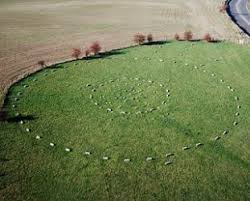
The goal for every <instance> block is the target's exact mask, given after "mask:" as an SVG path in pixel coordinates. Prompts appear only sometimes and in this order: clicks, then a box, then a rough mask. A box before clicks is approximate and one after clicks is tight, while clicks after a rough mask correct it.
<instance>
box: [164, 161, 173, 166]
mask: <svg viewBox="0 0 250 201" xmlns="http://www.w3.org/2000/svg"><path fill="white" fill-rule="evenodd" d="M172 163H173V162H172V161H166V162H165V163H164V165H171V164H172Z"/></svg>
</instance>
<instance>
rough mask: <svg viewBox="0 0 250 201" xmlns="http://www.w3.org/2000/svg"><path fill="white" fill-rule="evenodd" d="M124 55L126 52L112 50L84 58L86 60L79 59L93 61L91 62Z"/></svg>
mask: <svg viewBox="0 0 250 201" xmlns="http://www.w3.org/2000/svg"><path fill="white" fill-rule="evenodd" d="M122 54H125V52H123V51H120V50H111V51H109V52H101V53H99V54H98V55H94V56H89V57H84V58H82V59H79V60H85V61H91V60H95V59H104V58H108V57H110V56H116V55H122Z"/></svg>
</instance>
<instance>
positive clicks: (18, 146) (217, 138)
mask: <svg viewBox="0 0 250 201" xmlns="http://www.w3.org/2000/svg"><path fill="white" fill-rule="evenodd" d="M249 54H250V50H249V48H248V47H242V46H238V45H235V44H231V43H205V42H173V41H170V42H167V43H155V44H152V45H142V46H140V47H133V48H127V49H121V50H117V51H112V52H110V53H106V54H102V55H101V57H100V58H89V59H83V60H77V61H74V62H69V63H64V64H58V65H55V66H52V67H48V68H46V69H44V70H42V71H40V72H38V73H35V74H33V75H31V76H29V77H27V78H25V79H23V80H22V81H20V82H19V83H17V84H15V85H14V86H12V87H11V89H10V91H9V94H8V95H7V98H6V103H5V109H6V110H7V111H8V113H9V121H8V122H5V123H0V133H1V134H0V160H1V161H0V164H1V165H0V200H4V201H7V200H8V201H10V200H26V201H31V200H32V201H33V200H37V201H44V200H48V201H49V200H51V201H56V200H60V201H62V200H65V201H69V200H70V201H74V200H88V201H96V200H107V201H115V200H117V201H125V200H128V201H131V200H134V201H139V200H141V201H145V200H150V201H151V200H152V201H153V200H155V201H156V200H157V201H158V200H159V201H163V200H164V201H167V200H169V201H170V200H171V201H173V200H178V201H180V200H185V201H189V200H190V201H191V200H192V201H194V200H203V201H205V200H207V201H208V200H217V201H244V200H249V199H250V192H249V189H250V175H249V172H250V163H249V159H250V157H249V156H250V152H249V145H250V141H249V130H250V115H249V112H250V102H249V100H250V93H249V88H250V57H249ZM166 155H167V156H166Z"/></svg>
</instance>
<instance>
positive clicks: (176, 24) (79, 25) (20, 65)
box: [0, 0, 239, 102]
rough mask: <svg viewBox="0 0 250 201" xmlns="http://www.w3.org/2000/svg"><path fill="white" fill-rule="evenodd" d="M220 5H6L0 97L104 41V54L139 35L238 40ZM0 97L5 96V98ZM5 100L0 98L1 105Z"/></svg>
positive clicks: (40, 1) (150, 0)
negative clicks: (42, 65) (41, 67)
mask: <svg viewBox="0 0 250 201" xmlns="http://www.w3.org/2000/svg"><path fill="white" fill-rule="evenodd" d="M221 3H222V2H221V0H204V1H200V0H189V1H183V0H168V1H166V0H136V1H134V0H115V1H114V0H91V1H87V0H74V1H67V0H36V1H34V0H22V1H20V0H8V1H7V0H1V2H0V27H1V29H0V61H1V62H0V91H3V90H4V89H6V88H7V87H8V86H10V84H12V83H13V82H14V81H16V80H18V79H20V78H21V77H22V76H24V75H26V74H28V73H31V72H34V71H36V70H37V69H38V66H37V62H38V61H39V60H45V61H46V63H47V64H48V63H55V62H58V61H62V60H65V59H70V55H71V49H72V48H78V47H80V48H84V47H85V46H87V45H89V43H91V42H92V41H96V40H99V41H100V42H101V44H102V46H103V47H105V49H112V48H120V47H124V46H129V45H130V44H131V38H132V36H133V35H134V34H135V33H137V32H143V33H145V34H147V33H150V32H151V33H153V34H154V36H155V37H157V38H161V39H162V38H164V39H165V38H166V37H168V38H172V37H173V35H174V34H175V33H179V34H181V33H183V32H184V31H185V30H192V31H193V33H194V34H195V37H198V38H200V37H202V36H203V35H204V34H205V33H206V32H209V33H210V34H212V35H213V36H214V37H216V38H219V39H228V40H231V39H233V40H237V38H238V37H239V34H238V33H237V30H238V29H236V28H235V27H236V26H235V25H234V24H233V23H232V22H231V21H230V19H229V18H228V16H227V15H226V14H222V13H219V10H218V7H219V6H220V5H221ZM0 93H1V92H0ZM1 100H2V98H1V97H0V102H1Z"/></svg>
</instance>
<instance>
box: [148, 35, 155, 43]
mask: <svg viewBox="0 0 250 201" xmlns="http://www.w3.org/2000/svg"><path fill="white" fill-rule="evenodd" d="M153 40H154V37H153V35H152V34H148V35H147V41H148V42H149V43H152V42H153Z"/></svg>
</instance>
